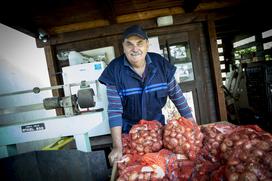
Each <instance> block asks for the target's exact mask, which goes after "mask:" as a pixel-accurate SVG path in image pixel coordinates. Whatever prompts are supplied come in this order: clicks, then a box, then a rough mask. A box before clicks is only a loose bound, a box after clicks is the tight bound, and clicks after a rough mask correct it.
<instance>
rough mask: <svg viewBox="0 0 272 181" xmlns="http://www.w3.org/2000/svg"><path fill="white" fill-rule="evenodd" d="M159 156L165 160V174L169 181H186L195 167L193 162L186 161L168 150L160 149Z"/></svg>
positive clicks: (183, 157)
mask: <svg viewBox="0 0 272 181" xmlns="http://www.w3.org/2000/svg"><path fill="white" fill-rule="evenodd" d="M159 154H160V155H161V156H163V157H164V158H165V160H166V163H167V164H166V167H167V169H166V174H167V178H168V179H169V180H171V181H183V180H184V181H187V180H188V179H189V178H190V177H191V174H192V171H193V168H194V166H195V164H194V161H191V160H188V158H187V157H185V156H184V155H181V154H176V153H173V152H172V151H170V150H167V149H162V150H160V151H159Z"/></svg>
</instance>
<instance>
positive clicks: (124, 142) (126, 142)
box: [122, 134, 133, 155]
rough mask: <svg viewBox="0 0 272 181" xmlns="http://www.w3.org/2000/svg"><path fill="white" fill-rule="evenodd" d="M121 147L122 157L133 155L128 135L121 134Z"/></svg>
mask: <svg viewBox="0 0 272 181" xmlns="http://www.w3.org/2000/svg"><path fill="white" fill-rule="evenodd" d="M122 146H123V155H125V154H133V149H131V140H130V136H129V134H122Z"/></svg>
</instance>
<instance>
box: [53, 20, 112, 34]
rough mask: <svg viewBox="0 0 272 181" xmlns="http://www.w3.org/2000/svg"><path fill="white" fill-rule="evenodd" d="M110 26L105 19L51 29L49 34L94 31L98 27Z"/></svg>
mask: <svg viewBox="0 0 272 181" xmlns="http://www.w3.org/2000/svg"><path fill="white" fill-rule="evenodd" d="M108 25H110V23H109V21H108V20H105V19H98V20H93V21H86V22H81V23H74V24H69V25H63V26H57V27H53V28H51V29H49V31H48V32H49V34H50V35H52V34H53V35H54V34H61V33H66V32H73V31H79V30H84V29H92V28H97V27H103V26H108Z"/></svg>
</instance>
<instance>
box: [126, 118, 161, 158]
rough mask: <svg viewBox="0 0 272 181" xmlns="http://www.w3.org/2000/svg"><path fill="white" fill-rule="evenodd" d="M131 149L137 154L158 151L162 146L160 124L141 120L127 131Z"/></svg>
mask: <svg viewBox="0 0 272 181" xmlns="http://www.w3.org/2000/svg"><path fill="white" fill-rule="evenodd" d="M129 136H130V140H131V149H132V150H134V151H135V152H136V153H138V154H139V155H144V154H146V153H153V152H158V151H159V150H160V149H161V148H162V145H163V144H162V124H161V123H160V122H158V121H147V120H141V121H140V122H139V124H136V125H133V126H132V128H131V130H130V131H129Z"/></svg>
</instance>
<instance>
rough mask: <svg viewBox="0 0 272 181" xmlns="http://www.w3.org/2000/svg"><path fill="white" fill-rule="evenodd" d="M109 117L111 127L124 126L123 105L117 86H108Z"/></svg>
mask: <svg viewBox="0 0 272 181" xmlns="http://www.w3.org/2000/svg"><path fill="white" fill-rule="evenodd" d="M107 96H108V101H109V103H108V117H109V125H110V128H112V127H116V126H122V114H123V106H122V103H121V98H120V96H119V94H118V92H117V89H116V87H115V86H109V85H108V86H107Z"/></svg>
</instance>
